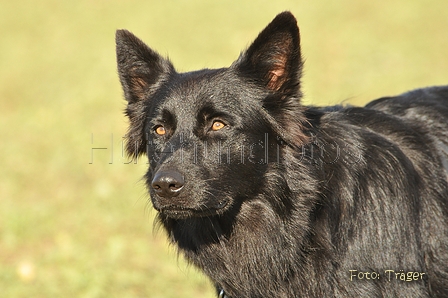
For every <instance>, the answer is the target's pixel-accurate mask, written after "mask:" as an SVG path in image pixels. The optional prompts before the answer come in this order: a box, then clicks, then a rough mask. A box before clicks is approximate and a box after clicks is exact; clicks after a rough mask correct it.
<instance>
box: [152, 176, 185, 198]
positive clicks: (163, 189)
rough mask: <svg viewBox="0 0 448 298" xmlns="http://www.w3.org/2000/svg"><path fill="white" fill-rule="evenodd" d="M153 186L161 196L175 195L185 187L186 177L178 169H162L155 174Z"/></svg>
mask: <svg viewBox="0 0 448 298" xmlns="http://www.w3.org/2000/svg"><path fill="white" fill-rule="evenodd" d="M151 186H152V188H153V189H154V190H155V192H156V193H157V194H158V195H159V196H161V197H174V196H177V195H178V194H179V192H180V191H181V190H182V188H183V187H184V177H183V176H182V174H181V173H179V172H176V171H160V172H157V173H156V174H155V175H154V178H153V179H152V182H151Z"/></svg>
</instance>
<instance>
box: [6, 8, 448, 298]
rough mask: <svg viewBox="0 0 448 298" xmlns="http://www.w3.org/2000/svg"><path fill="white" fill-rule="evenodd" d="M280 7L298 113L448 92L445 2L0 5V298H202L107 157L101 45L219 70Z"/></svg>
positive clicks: (193, 274) (108, 69)
mask: <svg viewBox="0 0 448 298" xmlns="http://www.w3.org/2000/svg"><path fill="white" fill-rule="evenodd" d="M283 10H291V11H292V12H293V13H294V14H295V15H296V17H297V19H298V22H299V25H300V28H301V36H302V50H303V55H304V57H305V59H306V64H305V76H304V79H303V86H304V91H305V96H306V98H305V100H304V102H305V103H307V104H318V105H328V104H336V103H339V102H345V103H349V102H350V103H352V104H363V103H365V102H366V101H369V100H371V99H374V98H376V97H380V96H383V95H393V94H397V93H401V92H403V91H406V90H408V89H412V88H417V87H422V86H426V85H437V84H447V83H448V1H446V0H431V1H427V0H413V1H409V0H390V1H386V2H385V1H366V0H339V1H324V0H314V1H308V0H307V1H305V0H295V1H285V0H278V1H249V0H238V1H236V0H227V1H207V0H188V1H186V0H179V1H176V0H167V1H118V0H113V1H105V0H97V1H93V0H92V1H87V0H80V1H56V0H42V1H38V2H36V1H30V0H29V1H26V0H14V1H9V0H8V1H6V0H1V1H0V29H1V31H0V136H1V145H0V154H1V155H0V156H1V167H0V297H163V298H169V297H185V298H187V297H214V296H213V291H212V289H211V286H210V284H209V282H208V281H207V279H206V278H205V277H203V276H202V275H201V274H200V273H198V272H197V271H196V270H195V269H194V268H192V267H191V266H188V265H187V264H186V263H185V262H184V260H183V258H182V257H179V258H178V257H177V256H176V252H175V249H174V248H173V247H171V246H169V245H168V244H167V242H166V240H165V235H164V233H163V232H162V231H157V230H154V229H153V223H152V218H153V216H154V213H155V212H154V211H152V207H151V206H150V205H149V204H148V196H147V195H146V193H145V189H144V186H143V183H142V182H141V181H140V177H141V176H142V175H143V173H144V172H145V170H146V167H147V165H146V162H145V161H144V160H141V161H139V162H138V163H137V164H127V162H128V159H127V158H126V157H123V154H122V136H123V135H124V133H125V131H126V125H127V122H126V119H125V118H124V116H123V114H122V111H123V109H124V107H125V103H124V100H123V98H122V91H121V89H120V85H119V81H118V78H117V72H116V65H115V52H114V51H115V44H114V33H115V30H116V29H119V28H126V29H129V30H131V31H133V32H134V33H135V34H136V35H138V36H139V37H140V38H142V39H143V40H144V41H145V42H147V43H148V44H149V45H150V46H151V47H153V48H154V49H156V50H157V51H158V52H160V53H161V54H164V55H169V57H170V58H171V60H172V61H173V62H174V64H175V65H176V66H177V68H178V70H181V71H188V70H194V69H198V68H203V67H209V68H214V67H223V66H228V65H230V64H231V63H232V61H233V60H235V59H236V58H237V57H238V54H239V52H240V51H241V50H242V49H243V48H245V47H247V46H248V45H249V44H250V42H251V41H252V40H253V39H254V38H255V37H256V35H257V34H258V32H259V31H260V30H262V29H263V28H264V26H266V25H267V24H268V23H269V22H270V21H271V20H272V18H274V16H275V15H276V14H277V13H279V12H281V11H283ZM92 148H106V149H93V150H92ZM92 154H93V157H92Z"/></svg>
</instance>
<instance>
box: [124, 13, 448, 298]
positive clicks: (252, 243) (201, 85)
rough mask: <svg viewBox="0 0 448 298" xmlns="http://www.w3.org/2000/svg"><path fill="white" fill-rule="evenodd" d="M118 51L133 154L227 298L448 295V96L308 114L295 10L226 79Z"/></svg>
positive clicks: (173, 234) (424, 94)
mask: <svg viewBox="0 0 448 298" xmlns="http://www.w3.org/2000/svg"><path fill="white" fill-rule="evenodd" d="M116 38H117V60H118V71H119V76H120V80H121V83H122V85H123V89H124V94H125V97H126V100H127V101H128V106H127V109H126V115H127V116H128V117H129V119H130V128H129V132H128V134H127V141H128V143H127V151H128V153H129V154H131V155H133V156H135V157H137V156H139V155H141V154H146V155H147V156H148V158H149V160H150V167H149V170H148V173H147V174H146V176H145V179H146V182H147V186H148V189H149V193H150V195H151V200H152V203H153V205H154V208H155V209H157V210H158V211H159V212H158V219H159V221H160V223H161V225H162V226H163V227H164V228H165V229H166V231H167V232H168V235H169V237H170V239H171V241H172V242H173V243H175V244H176V245H177V247H178V248H179V250H180V251H181V252H182V253H183V254H184V255H185V256H186V258H187V259H188V260H189V261H190V262H192V263H193V264H194V265H196V266H197V267H199V268H200V269H201V270H202V271H203V272H204V273H205V274H206V275H208V276H209V277H210V279H211V280H212V281H213V283H214V284H215V285H216V288H217V290H218V293H219V295H220V297H319V298H320V297H448V182H447V173H448V86H447V87H433V88H427V89H420V90H416V91H412V92H409V93H405V94H403V95H400V96H396V97H387V98H381V99H378V100H375V101H373V102H371V103H370V104H368V105H367V106H366V107H364V108H357V107H330V108H313V107H305V106H303V105H301V104H300V98H301V92H300V77H301V71H302V60H301V53H300V45H299V43H300V41H299V30H298V28H297V24H296V20H295V18H294V17H293V16H292V15H291V14H290V13H288V12H285V13H282V14H280V15H278V16H277V17H276V18H275V19H274V20H273V21H272V22H271V23H270V24H269V25H268V26H267V27H266V28H265V29H264V30H263V31H262V32H261V33H260V35H259V36H258V37H257V39H256V40H255V41H254V42H253V44H252V45H251V46H250V47H249V48H248V50H247V51H245V52H243V53H242V54H241V56H240V57H239V59H238V60H237V61H236V62H234V63H233V64H232V65H231V66H230V67H229V68H223V69H214V70H209V69H204V70H200V71H194V72H189V73H177V72H176V71H175V69H174V67H173V66H172V64H171V63H170V62H169V61H168V60H167V59H164V58H162V57H161V56H160V55H158V54H157V53H156V52H155V51H153V50H151V49H150V48H149V47H147V46H146V45H145V44H144V43H143V42H142V41H140V40H139V39H137V38H136V37H135V36H134V35H132V34H131V33H130V32H128V31H125V30H120V31H118V32H117V36H116Z"/></svg>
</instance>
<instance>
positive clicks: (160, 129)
mask: <svg viewBox="0 0 448 298" xmlns="http://www.w3.org/2000/svg"><path fill="white" fill-rule="evenodd" d="M154 131H155V132H156V134H158V135H159V136H163V135H164V134H166V129H165V127H163V126H162V125H157V126H156V127H155V128H154Z"/></svg>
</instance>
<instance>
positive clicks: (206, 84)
mask: <svg viewBox="0 0 448 298" xmlns="http://www.w3.org/2000/svg"><path fill="white" fill-rule="evenodd" d="M237 80H238V79H237V78H235V76H233V75H232V74H231V73H229V71H228V69H212V70H210V69H205V70H200V71H195V72H189V73H181V74H177V75H176V77H175V78H173V80H172V81H171V83H170V84H169V85H168V86H167V88H168V92H167V93H166V96H165V97H164V98H163V100H162V105H163V107H164V108H166V109H168V110H172V111H173V112H176V114H179V115H182V114H188V115H190V116H192V114H195V113H197V112H198V111H199V110H200V108H201V107H202V106H214V107H216V108H217V109H219V108H220V107H222V108H226V109H227V108H228V107H229V105H233V106H235V105H238V100H237V97H238V96H237V94H236V92H235V84H236V81H237Z"/></svg>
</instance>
